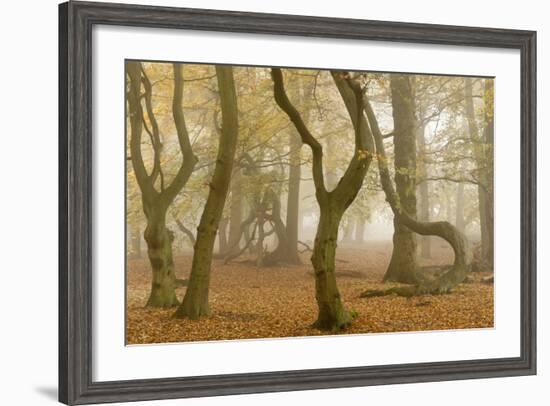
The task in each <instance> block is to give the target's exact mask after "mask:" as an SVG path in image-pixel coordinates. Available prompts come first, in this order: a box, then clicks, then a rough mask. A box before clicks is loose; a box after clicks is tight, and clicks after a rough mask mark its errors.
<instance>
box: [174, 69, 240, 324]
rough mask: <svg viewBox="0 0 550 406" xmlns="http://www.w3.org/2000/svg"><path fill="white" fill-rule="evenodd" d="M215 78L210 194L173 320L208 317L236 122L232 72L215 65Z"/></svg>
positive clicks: (230, 171)
mask: <svg viewBox="0 0 550 406" xmlns="http://www.w3.org/2000/svg"><path fill="white" fill-rule="evenodd" d="M216 77H217V81H218V90H219V94H220V104H221V113H222V127H221V134H220V141H219V146H218V154H217V157H216V164H215V167H214V173H213V175H212V179H211V181H210V184H209V186H210V191H209V193H208V198H207V199H206V204H205V206H204V211H203V212H202V215H201V219H200V222H199V227H198V229H197V237H196V242H195V247H194V248H195V249H194V253H193V262H192V267H191V274H190V276H189V284H188V286H187V291H186V292H185V297H184V298H183V302H182V303H181V305H180V306H179V307H178V309H177V311H176V313H175V317H177V318H186V317H187V318H190V319H199V318H200V317H201V316H206V315H208V314H209V313H210V308H209V303H208V295H209V290H210V267H211V265H212V252H213V250H214V242H215V240H216V234H217V232H218V227H219V224H220V220H221V217H222V214H223V207H224V205H225V201H226V199H227V193H228V190H229V183H230V181H231V173H232V170H233V162H234V159H235V150H236V148H237V136H238V133H239V121H238V107H237V94H236V91H235V81H234V78H233V68H232V67H231V66H220V65H216Z"/></svg>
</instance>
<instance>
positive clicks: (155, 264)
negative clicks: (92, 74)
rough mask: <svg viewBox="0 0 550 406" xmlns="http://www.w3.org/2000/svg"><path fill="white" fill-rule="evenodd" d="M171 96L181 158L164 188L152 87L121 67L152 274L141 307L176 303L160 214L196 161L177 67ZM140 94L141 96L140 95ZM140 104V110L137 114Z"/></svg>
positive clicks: (136, 65)
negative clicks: (146, 146) (145, 141)
mask: <svg viewBox="0 0 550 406" xmlns="http://www.w3.org/2000/svg"><path fill="white" fill-rule="evenodd" d="M173 71H174V93H173V99H172V115H173V118H174V123H175V126H176V131H177V138H178V143H179V147H180V151H181V154H182V156H183V159H182V163H181V166H180V167H179V169H178V171H177V173H176V175H175V176H174V177H173V179H172V181H171V182H170V184H169V185H166V184H165V178H164V172H163V168H162V165H161V153H162V142H161V137H160V130H159V126H158V124H157V121H156V118H155V114H154V112H153V103H152V85H151V82H150V81H149V79H148V77H147V75H146V73H145V70H144V69H143V67H142V65H141V63H140V62H134V61H131V62H127V64H126V74H127V76H128V79H129V81H128V95H127V100H128V118H129V122H130V154H131V161H132V166H133V169H134V173H135V176H136V180H137V183H138V185H139V188H140V191H141V201H142V205H143V212H144V214H145V218H146V220H147V227H146V228H145V232H144V237H145V241H146V242H147V253H148V256H149V261H150V263H151V269H152V273H153V278H152V283H151V293H150V295H149V299H148V300H147V304H146V306H149V307H170V306H175V305H177V304H178V300H177V297H176V293H175V287H176V276H175V273H174V260H173V256H172V241H173V235H172V233H171V232H170V230H169V229H168V228H167V227H166V213H167V211H168V208H169V207H170V205H171V204H172V202H173V201H174V199H175V198H176V196H177V194H178V193H179V192H180V191H181V190H182V188H183V187H184V186H185V184H186V183H187V181H188V180H189V177H190V176H191V174H192V173H193V169H194V167H195V164H196V162H197V158H196V157H195V155H194V154H193V150H192V148H191V144H190V142H189V135H188V133H187V128H186V125H185V118H184V115H183V111H182V98H183V78H182V68H181V65H180V64H173ZM142 90H143V92H142ZM143 105H145V111H144V109H143ZM144 130H145V132H146V133H147V134H148V136H149V138H150V144H151V147H152V152H153V165H152V169H151V171H150V172H149V171H148V170H147V168H146V166H145V163H144V160H143V154H142V135H143V132H144Z"/></svg>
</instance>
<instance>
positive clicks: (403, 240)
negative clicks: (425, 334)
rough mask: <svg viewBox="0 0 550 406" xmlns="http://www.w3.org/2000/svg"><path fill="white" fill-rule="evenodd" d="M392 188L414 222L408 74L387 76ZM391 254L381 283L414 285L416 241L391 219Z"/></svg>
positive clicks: (412, 131)
mask: <svg viewBox="0 0 550 406" xmlns="http://www.w3.org/2000/svg"><path fill="white" fill-rule="evenodd" d="M390 87H391V101H392V111H393V125H394V129H393V145H394V155H395V159H394V165H395V188H396V191H397V194H398V195H399V201H400V205H401V209H402V210H404V211H405V212H407V213H410V216H411V218H412V219H416V137H417V134H416V127H417V125H416V118H415V103H414V95H413V84H412V81H411V75H391V76H390ZM393 223H394V233H393V251H392V256H391V260H390V264H389V266H388V270H387V271H386V274H385V275H384V281H393V282H401V283H416V282H417V281H418V280H417V276H416V270H417V267H418V264H417V259H416V238H415V235H414V233H413V232H412V231H411V230H410V229H409V228H408V227H406V226H405V225H404V224H402V223H401V221H400V216H394V221H393Z"/></svg>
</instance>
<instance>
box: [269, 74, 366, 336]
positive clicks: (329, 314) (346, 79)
mask: <svg viewBox="0 0 550 406" xmlns="http://www.w3.org/2000/svg"><path fill="white" fill-rule="evenodd" d="M331 74H332V77H333V80H334V83H335V84H336V86H337V88H338V91H339V93H340V96H341V97H342V99H343V101H344V104H345V106H346V109H347V110H348V113H349V116H350V119H351V122H352V124H353V128H354V133H355V137H354V138H355V150H354V154H353V157H352V158H351V160H350V162H349V164H348V167H347V169H346V171H345V173H344V175H343V176H342V178H341V179H340V181H339V182H338V184H337V185H336V187H335V188H334V189H333V190H331V191H330V192H329V191H328V190H327V188H326V186H325V179H324V170H323V169H324V168H323V147H322V145H321V144H320V143H319V141H318V140H317V139H316V138H315V137H314V136H313V134H312V133H311V131H310V130H309V129H308V127H307V126H306V124H305V123H304V120H303V119H302V116H301V115H300V113H299V112H298V110H297V109H296V108H295V107H294V105H293V104H292V102H291V101H290V99H289V98H288V96H287V93H286V91H285V85H284V80H283V73H282V71H281V69H278V68H273V69H272V70H271V76H272V78H273V84H274V87H273V90H274V96H275V101H276V102H277V104H278V105H279V107H280V108H281V109H282V110H283V111H284V112H285V113H286V115H287V116H288V117H289V119H290V121H291V122H292V123H293V124H294V126H295V127H296V130H297V131H298V134H299V135H300V138H301V140H302V143H303V144H306V145H307V146H308V147H309V148H310V149H311V152H312V174H313V183H314V186H315V196H316V199H317V202H318V204H319V209H320V216H319V223H318V226H317V232H316V236H315V242H314V246H313V254H312V256H311V262H312V264H313V268H314V273H315V297H316V300H317V306H318V317H317V321H316V322H315V323H314V325H315V326H316V327H317V328H319V329H322V330H338V329H341V328H344V327H346V326H347V325H349V324H350V323H351V319H352V316H351V314H350V313H349V312H348V311H347V310H346V309H345V308H344V306H343V304H342V299H341V297H340V292H339V291H338V287H337V284H336V275H335V260H336V246H337V241H338V228H339V226H340V221H341V219H342V216H343V214H344V212H345V211H346V209H347V208H348V207H349V206H350V204H351V203H352V202H353V200H354V199H355V197H356V196H357V193H358V192H359V190H360V189H361V186H362V185H363V179H364V178H365V175H366V173H367V170H368V168H369V165H370V163H371V161H372V152H373V149H374V148H373V141H372V135H371V133H370V130H369V128H368V125H367V122H366V120H365V118H364V115H363V106H362V103H363V100H362V90H361V89H360V86H359V84H358V83H357V82H355V81H354V80H353V79H352V78H351V77H350V75H349V74H348V73H346V72H331Z"/></svg>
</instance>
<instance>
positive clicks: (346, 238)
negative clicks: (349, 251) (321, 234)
mask: <svg viewBox="0 0 550 406" xmlns="http://www.w3.org/2000/svg"><path fill="white" fill-rule="evenodd" d="M354 226H355V223H354V220H353V219H351V218H348V221H346V223H345V224H344V227H343V228H344V230H343V231H344V235H343V236H342V243H343V244H349V243H350V242H352V241H353V232H354V231H355V229H354Z"/></svg>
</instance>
